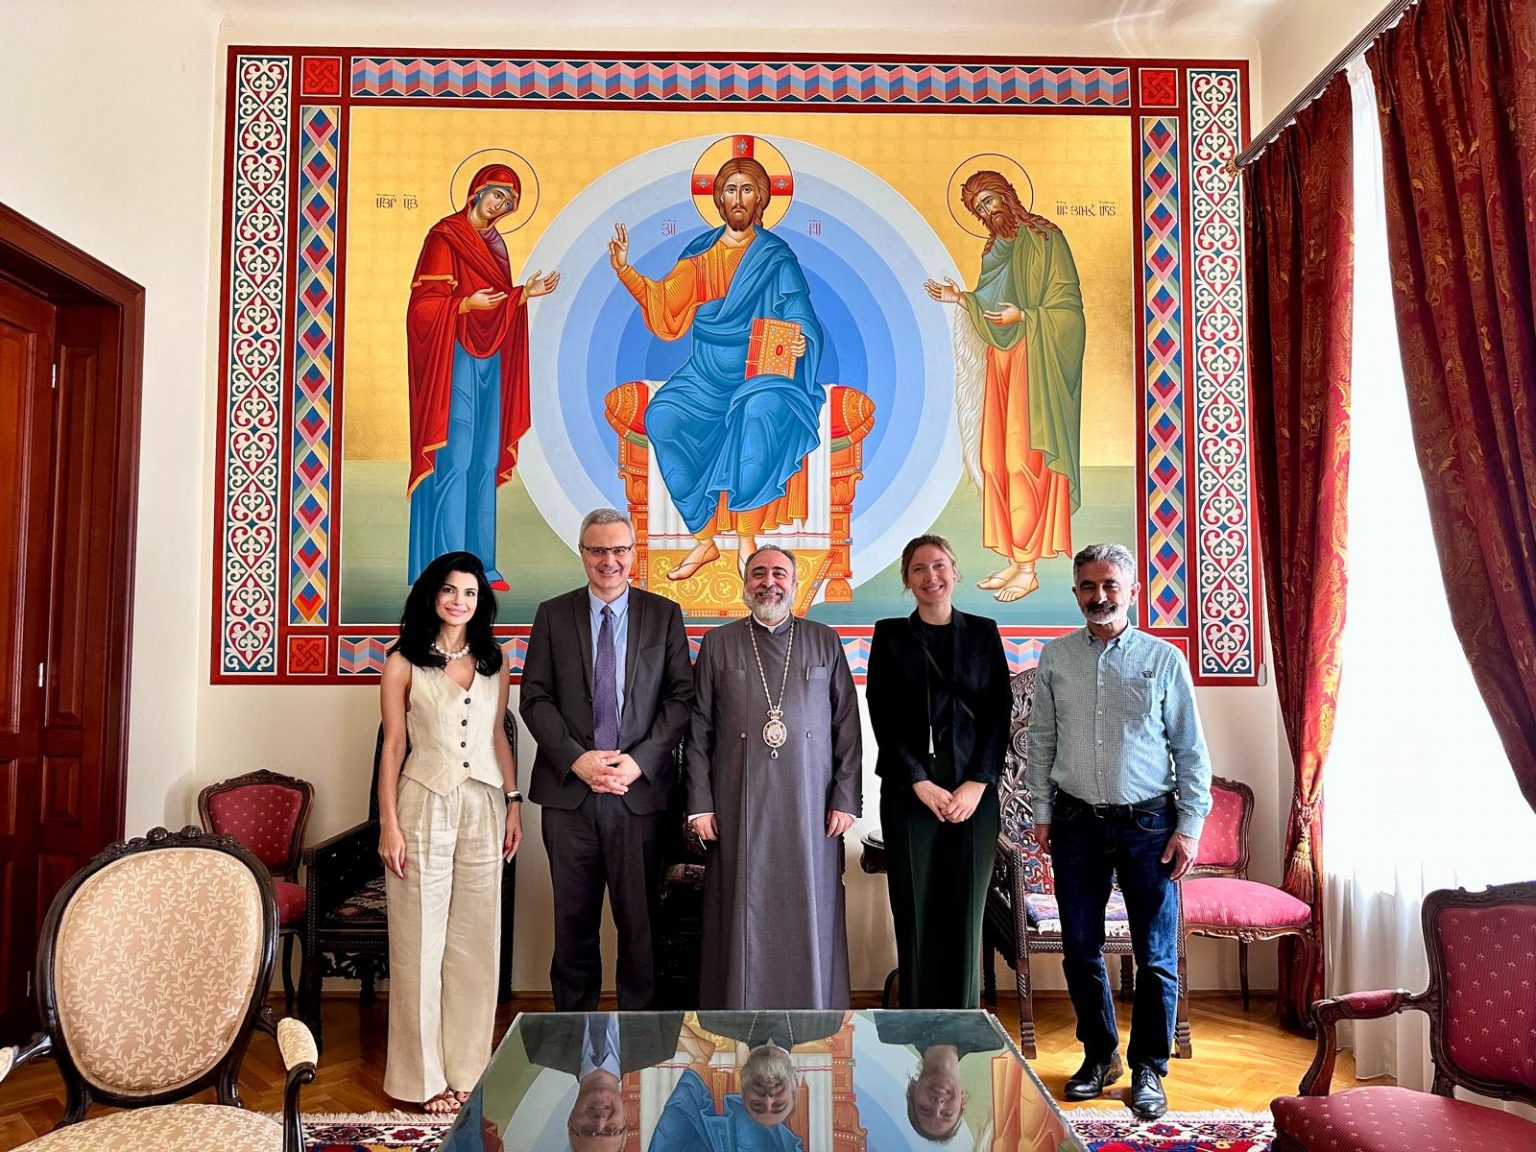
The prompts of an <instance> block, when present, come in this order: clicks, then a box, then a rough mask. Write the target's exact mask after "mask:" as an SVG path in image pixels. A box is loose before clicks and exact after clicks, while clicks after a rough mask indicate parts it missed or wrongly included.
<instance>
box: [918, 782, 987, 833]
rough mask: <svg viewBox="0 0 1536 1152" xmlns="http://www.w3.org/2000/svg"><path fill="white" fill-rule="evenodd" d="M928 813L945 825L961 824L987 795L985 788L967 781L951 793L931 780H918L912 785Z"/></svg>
mask: <svg viewBox="0 0 1536 1152" xmlns="http://www.w3.org/2000/svg"><path fill="white" fill-rule="evenodd" d="M912 791H914V792H916V793H917V798H918V799H919V800H921V801H922V802H923V804H924V806H925V807H927V809H928V811H930V812H932V813H933V814H934V815H935V816H936V817H938V818H939V819H940V820H941V821H943V822H944V823H946V824H963V823H965V821H967V820H969V819H970V818H971V816H972V815H973V814H974V813H975V811H976V805H978V804H980V803H981V798H982V797H983V796H985V795H986V794H987V786H986V785H985V784H982V783H980V782H979V781H976V780H967V781H966V782H965V783H964V784H961V785H960V787H958V788H956V789H955V790H954V791H953V792H951V791H950V790H949V789H948V788H941V787H939V785H937V784H935V783H934V782H933V781H932V780H919V781H917V783H915V784H913V785H912Z"/></svg>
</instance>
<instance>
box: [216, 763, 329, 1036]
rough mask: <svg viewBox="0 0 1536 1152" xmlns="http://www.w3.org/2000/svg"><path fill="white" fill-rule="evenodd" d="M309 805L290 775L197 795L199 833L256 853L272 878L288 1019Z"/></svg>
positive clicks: (309, 790)
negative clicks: (213, 834) (224, 838)
mask: <svg viewBox="0 0 1536 1152" xmlns="http://www.w3.org/2000/svg"><path fill="white" fill-rule="evenodd" d="M314 802H315V786H314V785H313V784H311V783H310V782H309V781H308V780H300V779H299V778H298V777H296V776H283V775H280V774H278V773H276V772H268V771H266V770H265V769H262V770H261V771H259V772H249V773H247V774H246V775H244V776H236V777H234V778H233V779H230V780H223V781H220V782H219V783H218V784H210V785H209V786H208V787H206V788H204V789H203V790H202V791H201V792H199V793H198V796H197V812H198V815H199V816H200V817H201V819H202V823H203V831H205V832H217V833H218V834H219V835H220V836H233V837H234V838H235V839H236V840H238V841H240V843H241V844H243V845H245V846H246V847H247V848H249V849H250V850H251V851H252V852H254V853H255V854H256V858H257V859H258V860H260V861H261V862H262V863H263V864H265V865H266V866H267V871H268V872H270V873H271V874H272V889H273V891H274V892H275V893H276V895H277V926H278V932H279V933H280V934H281V937H282V941H283V968H282V972H283V1011H284V1012H286V1013H287V1014H288V1015H290V1016H291V1015H293V1002H294V991H293V988H294V982H293V944H294V941H295V940H299V939H301V938H302V936H303V934H304V910H305V905H306V899H305V892H304V886H303V885H302V884H300V883H299V859H300V856H301V854H302V853H303V850H304V829H305V828H307V827H308V826H309V810H310V807H311V806H312V805H313V804H314Z"/></svg>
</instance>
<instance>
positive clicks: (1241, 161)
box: [1227, 0, 1419, 176]
mask: <svg viewBox="0 0 1536 1152" xmlns="http://www.w3.org/2000/svg"><path fill="white" fill-rule="evenodd" d="M1418 2H1419V0H1391V3H1389V4H1388V5H1387V6H1386V7H1385V8H1383V9H1382V10H1381V11H1380V12H1379V13H1378V14H1377V16H1376V18H1375V19H1374V20H1372V21H1371V22H1370V23H1369V24H1367V25H1366V26H1365V27H1364V28H1362V29H1361V30H1360V32H1359V34H1358V35H1357V36H1356V37H1355V38H1354V39H1353V40H1351V41H1350V42H1349V43H1348V44H1347V45H1345V47H1344V50H1343V51H1342V52H1340V53H1339V54H1338V55H1337V56H1335V57H1334V58H1333V59H1332V60H1330V61H1329V62H1328V63H1327V64H1326V65H1324V67H1323V70H1322V71H1321V72H1319V73H1318V74H1317V75H1316V76H1314V77H1313V78H1312V82H1311V83H1310V84H1308V85H1307V86H1306V87H1305V88H1303V89H1302V90H1301V93H1300V94H1299V95H1298V96H1297V97H1296V99H1294V100H1292V101H1291V102H1290V103H1289V104H1287V105H1286V106H1285V108H1284V110H1283V111H1282V112H1281V113H1280V114H1279V115H1278V116H1276V117H1275V118H1274V119H1273V120H1271V121H1270V122H1269V123H1268V124H1266V125H1264V127H1263V129H1262V130H1261V131H1260V132H1259V134H1258V135H1257V136H1255V137H1254V138H1253V141H1252V142H1251V143H1250V144H1249V145H1248V147H1246V148H1244V149H1243V150H1242V151H1241V152H1239V153H1238V154H1237V155H1236V156H1234V157H1232V159H1231V160H1229V161H1227V171H1228V172H1229V173H1231V174H1232V175H1234V176H1235V175H1237V174H1238V172H1240V171H1241V170H1242V169H1243V168H1246V167H1247V166H1248V165H1249V164H1252V163H1253V162H1254V161H1255V160H1257V159H1258V158H1259V157H1260V156H1261V155H1263V152H1264V149H1266V148H1268V147H1269V146H1270V145H1271V144H1273V143H1274V142H1275V140H1276V139H1277V138H1278V137H1279V135H1280V133H1282V132H1284V131H1285V130H1286V129H1287V128H1289V127H1290V126H1291V123H1292V122H1293V121H1294V120H1295V119H1296V117H1297V116H1298V115H1299V114H1300V113H1301V110H1302V109H1303V108H1305V107H1306V106H1307V105H1308V104H1310V103H1312V101H1314V100H1316V99H1317V98H1318V97H1319V96H1321V95H1322V94H1323V89H1324V88H1326V87H1328V82H1329V81H1330V80H1332V79H1333V77H1334V75H1335V74H1336V73H1338V72H1339V71H1341V70H1342V69H1344V68H1347V67H1348V66H1349V64H1350V63H1351V62H1352V61H1353V60H1354V59H1355V57H1356V56H1359V55H1360V54H1361V53H1363V52H1364V51H1365V50H1366V49H1367V48H1369V47H1370V46H1371V44H1372V43H1374V42H1375V40H1376V38H1377V37H1378V36H1380V35H1381V34H1382V33H1383V32H1385V31H1386V30H1387V29H1388V28H1391V27H1392V26H1393V25H1394V24H1396V23H1397V22H1398V21H1399V20H1401V19H1402V18H1403V16H1404V15H1405V14H1406V13H1407V11H1408V9H1410V8H1412V7H1413V6H1414V5H1415V4H1417V3H1418Z"/></svg>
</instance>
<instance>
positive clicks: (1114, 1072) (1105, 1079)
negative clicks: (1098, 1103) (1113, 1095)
mask: <svg viewBox="0 0 1536 1152" xmlns="http://www.w3.org/2000/svg"><path fill="white" fill-rule="evenodd" d="M1124 1071H1125V1069H1124V1068H1122V1067H1121V1065H1120V1057H1119V1056H1118V1055H1115V1056H1111V1057H1110V1058H1109V1059H1108V1060H1106V1061H1104V1062H1102V1063H1101V1062H1099V1061H1097V1060H1094V1059H1092V1058H1089V1059H1087V1060H1084V1061H1083V1066H1082V1067H1081V1068H1079V1069H1078V1070H1077V1071H1076V1072H1074V1073H1072V1075H1071V1076H1070V1077H1069V1078H1068V1079H1067V1087H1066V1090H1065V1091H1064V1092H1063V1093H1062V1095H1063V1096H1065V1097H1066V1098H1067V1099H1068V1100H1092V1099H1093V1098H1094V1097H1095V1096H1097V1095H1099V1093H1101V1092H1103V1091H1104V1089H1105V1088H1107V1087H1109V1086H1110V1085H1111V1084H1113V1083H1114V1082H1115V1081H1116V1080H1118V1079H1120V1077H1121V1075H1122V1074H1123V1073H1124Z"/></svg>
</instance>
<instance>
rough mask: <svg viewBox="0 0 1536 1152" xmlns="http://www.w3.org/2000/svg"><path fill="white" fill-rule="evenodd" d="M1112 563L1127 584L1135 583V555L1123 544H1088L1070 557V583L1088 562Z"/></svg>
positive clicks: (1073, 581) (1074, 580) (1075, 579)
mask: <svg viewBox="0 0 1536 1152" xmlns="http://www.w3.org/2000/svg"><path fill="white" fill-rule="evenodd" d="M1099 563H1103V564H1113V565H1114V566H1115V567H1116V568H1118V569H1120V573H1121V575H1123V576H1124V577H1125V582H1126V583H1127V584H1134V583H1136V557H1134V556H1132V555H1131V550H1130V549H1129V548H1127V547H1126V546H1125V545H1124V544H1090V545H1088V547H1086V548H1084V549H1083V550H1082V551H1081V552H1079V553H1078V554H1077V555H1076V556H1074V557H1072V583H1074V584H1076V583H1077V576H1078V573H1079V572H1081V571H1082V570H1083V568H1084V567H1085V566H1086V565H1088V564H1099Z"/></svg>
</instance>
